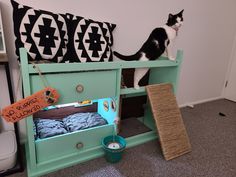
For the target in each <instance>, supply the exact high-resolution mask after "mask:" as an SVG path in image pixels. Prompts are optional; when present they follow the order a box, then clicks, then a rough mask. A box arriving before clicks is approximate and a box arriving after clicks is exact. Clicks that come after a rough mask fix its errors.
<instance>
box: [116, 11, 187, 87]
mask: <svg viewBox="0 0 236 177" xmlns="http://www.w3.org/2000/svg"><path fill="white" fill-rule="evenodd" d="M183 11H184V10H182V11H181V12H179V13H178V14H175V15H172V14H169V17H168V20H167V23H166V24H165V25H164V26H162V27H159V28H156V29H154V30H153V31H152V33H151V34H150V36H149V37H148V39H147V40H146V42H145V43H144V44H143V46H142V47H141V49H140V50H139V51H138V52H137V53H135V54H133V55H129V56H125V55H122V54H120V53H118V52H114V55H115V56H116V57H117V58H120V59H122V60H125V61H131V60H139V61H149V60H156V59H158V58H159V57H160V56H161V55H162V54H163V53H164V52H166V54H167V57H168V58H169V59H170V60H175V58H174V57H173V56H172V55H171V51H170V46H171V45H172V42H173V40H174V39H175V37H176V36H177V33H178V30H179V28H180V27H181V26H182V24H183ZM148 70H149V68H137V69H135V72H134V88H135V89H139V85H138V83H139V81H140V80H141V79H142V77H143V76H144V75H145V74H146V73H147V72H148Z"/></svg>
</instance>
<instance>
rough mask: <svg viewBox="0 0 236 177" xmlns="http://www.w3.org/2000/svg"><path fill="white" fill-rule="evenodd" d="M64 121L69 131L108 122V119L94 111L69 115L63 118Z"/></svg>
mask: <svg viewBox="0 0 236 177" xmlns="http://www.w3.org/2000/svg"><path fill="white" fill-rule="evenodd" d="M63 122H64V125H65V127H66V129H67V130H68V131H69V132H73V131H76V130H83V129H87V128H91V127H95V126H100V125H105V124H107V121H106V119H104V118H103V117H101V115H100V114H98V113H94V112H93V113H76V114H73V115H69V116H67V117H66V118H64V119H63Z"/></svg>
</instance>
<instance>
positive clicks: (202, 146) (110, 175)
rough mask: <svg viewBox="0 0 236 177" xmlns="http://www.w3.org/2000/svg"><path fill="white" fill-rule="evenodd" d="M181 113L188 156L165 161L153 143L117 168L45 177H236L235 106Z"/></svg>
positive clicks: (96, 164) (102, 163)
mask: <svg viewBox="0 0 236 177" xmlns="http://www.w3.org/2000/svg"><path fill="white" fill-rule="evenodd" d="M219 112H221V113H224V114H225V115H226V116H220V115H219ZM181 113H182V116H183V120H184V123H185V126H186V129H187V132H188V135H189V138H190V142H191V145H192V151H191V152H190V153H188V154H185V155H183V156H180V157H178V158H175V159H173V160H170V161H165V160H164V158H163V156H162V153H161V149H160V144H159V142H158V141H151V142H148V143H145V144H142V145H139V146H136V147H133V148H129V149H126V150H125V153H124V154H123V157H122V160H121V161H120V162H119V163H117V164H110V163H108V162H106V160H105V159H104V158H98V159H94V160H91V161H88V162H85V163H82V164H78V165H76V166H72V167H69V168H66V169H63V170H59V171H57V172H54V173H51V174H48V175H45V176H44V177H236V103H234V102H231V101H228V100H216V101H212V102H208V103H203V104H199V105H195V106H194V108H188V107H186V108H182V109H181ZM23 176H24V177H25V176H26V172H23V173H18V174H14V175H11V176H10V177H23Z"/></svg>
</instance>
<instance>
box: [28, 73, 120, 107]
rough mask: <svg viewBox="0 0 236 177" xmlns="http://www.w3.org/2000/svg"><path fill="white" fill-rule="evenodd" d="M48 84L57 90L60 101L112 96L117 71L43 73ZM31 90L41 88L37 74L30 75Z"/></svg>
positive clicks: (114, 93) (34, 90)
mask: <svg viewBox="0 0 236 177" xmlns="http://www.w3.org/2000/svg"><path fill="white" fill-rule="evenodd" d="M44 77H45V78H46V80H47V81H48V84H49V86H51V87H53V88H55V89H57V90H58V92H59V94H60V98H59V102H58V103H57V104H60V103H71V102H77V101H83V100H87V99H89V100H92V99H99V98H108V97H114V96H115V95H116V84H117V82H116V81H117V71H116V70H107V71H89V72H76V73H60V74H54V73H53V74H44ZM40 82H41V83H42V84H39V83H40ZM30 84H31V92H32V93H34V92H36V91H39V90H41V89H42V88H43V82H42V80H41V79H40V77H39V76H38V75H32V76H30Z"/></svg>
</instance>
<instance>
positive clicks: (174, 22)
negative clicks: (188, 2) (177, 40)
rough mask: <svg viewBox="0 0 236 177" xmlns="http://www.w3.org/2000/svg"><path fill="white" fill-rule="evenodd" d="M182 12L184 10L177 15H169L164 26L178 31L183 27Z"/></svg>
mask: <svg viewBox="0 0 236 177" xmlns="http://www.w3.org/2000/svg"><path fill="white" fill-rule="evenodd" d="M183 12H184V10H181V11H180V12H179V13H177V14H175V15H173V14H169V17H168V20H167V23H166V25H168V26H170V27H172V28H174V29H176V30H178V29H179V28H180V27H181V26H182V25H183V21H184V19H183Z"/></svg>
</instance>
